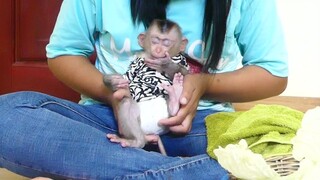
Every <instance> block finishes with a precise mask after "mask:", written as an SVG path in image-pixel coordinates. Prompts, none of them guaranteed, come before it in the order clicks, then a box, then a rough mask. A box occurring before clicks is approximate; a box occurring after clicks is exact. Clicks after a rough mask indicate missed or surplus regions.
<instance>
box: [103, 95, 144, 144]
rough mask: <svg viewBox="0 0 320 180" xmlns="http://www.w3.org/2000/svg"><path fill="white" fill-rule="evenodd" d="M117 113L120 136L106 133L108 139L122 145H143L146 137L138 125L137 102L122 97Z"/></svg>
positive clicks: (138, 111) (138, 112)
mask: <svg viewBox="0 0 320 180" xmlns="http://www.w3.org/2000/svg"><path fill="white" fill-rule="evenodd" d="M117 114H118V125H119V131H120V135H121V137H120V136H117V135H114V134H108V135H107V137H108V138H109V139H110V141H111V142H116V143H120V144H121V146H123V147H128V146H129V147H139V148H142V147H144V146H145V144H146V139H145V134H144V133H143V131H142V129H141V127H140V120H139V118H140V110H139V106H138V105H137V103H136V102H135V101H134V100H132V99H131V98H130V97H124V98H123V99H122V100H121V101H120V104H119V111H118V112H117Z"/></svg>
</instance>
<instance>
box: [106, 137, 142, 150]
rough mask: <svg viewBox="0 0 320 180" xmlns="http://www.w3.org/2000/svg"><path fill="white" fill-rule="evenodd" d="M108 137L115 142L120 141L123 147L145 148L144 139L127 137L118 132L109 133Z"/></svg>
mask: <svg viewBox="0 0 320 180" xmlns="http://www.w3.org/2000/svg"><path fill="white" fill-rule="evenodd" d="M107 138H108V139H109V140H110V141H111V142H113V143H118V144H120V145H121V146H122V147H137V148H143V147H144V145H145V141H144V140H141V141H139V140H135V139H125V138H122V137H120V136H118V135H116V134H107Z"/></svg>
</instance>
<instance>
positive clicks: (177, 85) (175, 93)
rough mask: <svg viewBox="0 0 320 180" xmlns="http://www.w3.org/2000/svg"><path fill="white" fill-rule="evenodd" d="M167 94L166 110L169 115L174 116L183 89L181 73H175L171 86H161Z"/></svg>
mask: <svg viewBox="0 0 320 180" xmlns="http://www.w3.org/2000/svg"><path fill="white" fill-rule="evenodd" d="M162 87H163V88H164V89H165V90H166V91H167V92H168V95H169V98H168V100H167V103H168V111H169V114H170V116H175V115H176V114H177V112H178V110H179V107H180V102H179V99H180V96H181V94H182V90H183V75H182V74H181V73H176V74H175V75H174V77H173V81H172V86H165V85H163V86H162Z"/></svg>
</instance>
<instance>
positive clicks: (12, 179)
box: [0, 168, 29, 180]
mask: <svg viewBox="0 0 320 180" xmlns="http://www.w3.org/2000/svg"><path fill="white" fill-rule="evenodd" d="M28 179H29V178H26V177H23V176H19V175H17V174H14V173H12V172H10V171H8V170H6V169H2V168H0V180H28Z"/></svg>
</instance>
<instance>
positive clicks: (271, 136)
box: [205, 104, 303, 159]
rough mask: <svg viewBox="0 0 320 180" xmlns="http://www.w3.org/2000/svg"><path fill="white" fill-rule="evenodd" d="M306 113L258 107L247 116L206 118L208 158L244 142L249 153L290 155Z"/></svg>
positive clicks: (275, 107) (273, 107)
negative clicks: (221, 148) (229, 146)
mask: <svg viewBox="0 0 320 180" xmlns="http://www.w3.org/2000/svg"><path fill="white" fill-rule="evenodd" d="M302 117H303V113H302V112H300V111H298V110H294V109H291V108H289V107H286V106H281V105H263V104H259V105H256V106H254V107H253V108H251V109H250V110H248V111H245V112H220V113H216V114H212V115H209V116H207V117H206V119H205V121H206V127H207V136H208V147H207V152H208V154H209V155H210V156H211V157H213V158H215V159H216V156H215V154H214V153H213V150H214V149H216V148H218V147H219V146H221V147H225V146H227V145H228V144H237V143H238V142H239V141H240V140H241V139H245V140H246V141H247V143H248V146H249V149H251V150H252V151H253V152H254V153H259V154H262V156H263V157H265V158H267V157H270V156H274V155H284V154H290V153H291V151H292V144H291V142H290V141H291V139H292V138H293V137H294V136H295V134H296V131H297V130H298V129H299V128H300V125H301V120H302Z"/></svg>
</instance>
